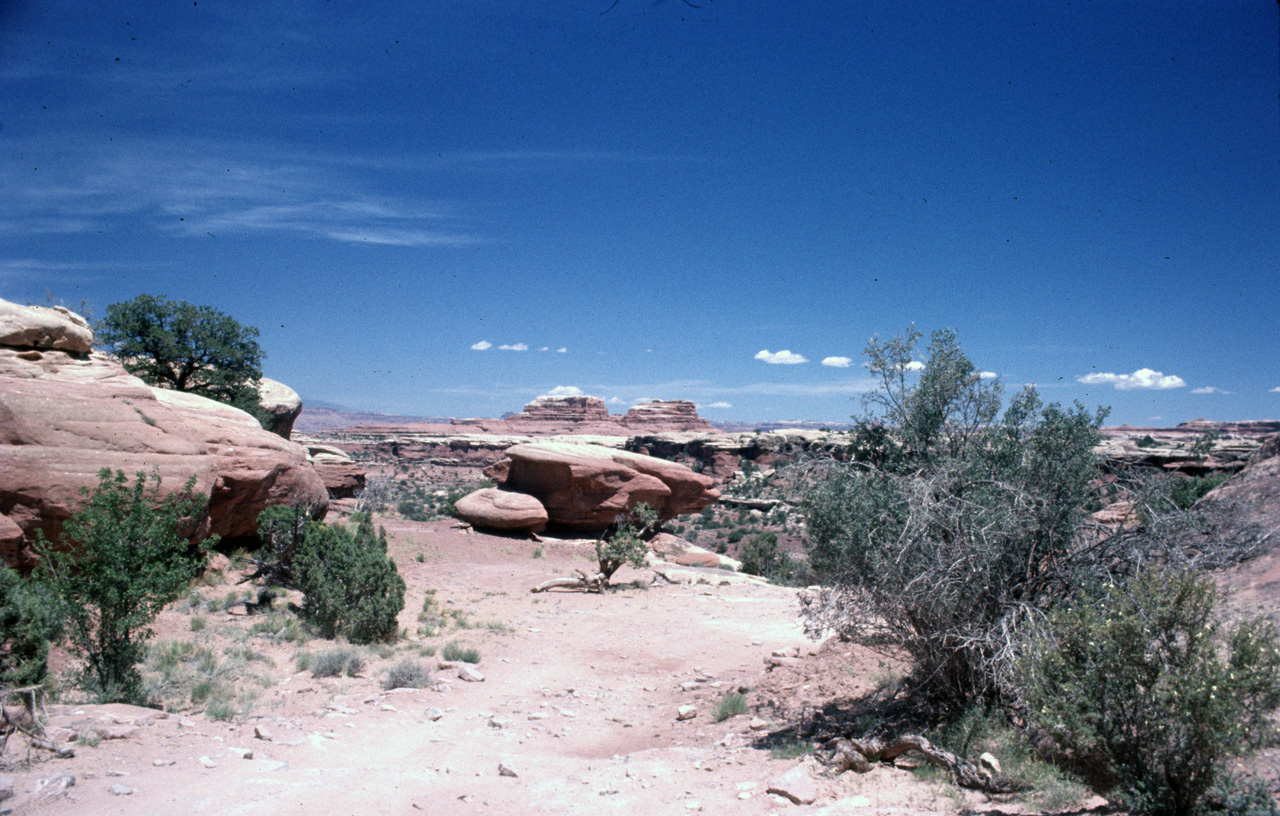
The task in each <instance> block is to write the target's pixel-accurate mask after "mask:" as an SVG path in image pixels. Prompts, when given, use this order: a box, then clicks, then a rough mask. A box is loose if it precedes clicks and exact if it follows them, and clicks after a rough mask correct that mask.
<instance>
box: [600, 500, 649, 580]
mask: <svg viewBox="0 0 1280 816" xmlns="http://www.w3.org/2000/svg"><path fill="white" fill-rule="evenodd" d="M657 520H658V513H657V511H655V510H653V509H652V508H650V507H649V505H647V504H645V503H644V502H641V503H640V504H637V505H636V506H635V507H633V508H631V512H630V513H628V514H627V515H625V516H619V517H618V518H617V519H615V520H614V523H613V527H612V528H611V529H610V530H609V532H607V533H606V534H605V535H604V537H603V538H602V539H601V540H599V541H597V542H596V560H597V562H598V563H599V565H600V573H601V574H602V575H604V577H605V582H606V583H608V580H609V579H610V578H612V577H613V574H614V573H615V572H617V571H618V570H619V569H621V567H622V565H623V564H630V565H631V566H632V567H634V568H636V569H639V568H640V567H643V566H644V559H645V556H646V555H648V554H649V546H648V545H647V544H646V543H645V536H647V535H649V534H651V533H652V532H653V529H654V525H655V524H656V523H657ZM637 524H638V525H639V527H637V526H636V525H637Z"/></svg>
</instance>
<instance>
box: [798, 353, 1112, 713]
mask: <svg viewBox="0 0 1280 816" xmlns="http://www.w3.org/2000/svg"><path fill="white" fill-rule="evenodd" d="M919 336H920V335H919V333H918V332H916V331H915V330H914V328H913V329H911V330H909V331H908V332H907V333H906V334H905V335H903V336H901V337H898V338H895V339H892V340H890V341H887V342H881V341H879V340H877V339H873V340H872V341H871V342H870V343H868V345H867V358H868V368H869V370H870V371H871V373H872V374H873V376H876V377H877V378H878V379H879V380H880V386H881V387H880V390H879V391H877V392H875V393H873V394H871V395H869V398H868V403H867V404H868V406H869V407H871V408H872V409H874V410H875V411H877V412H878V413H876V414H875V415H872V416H869V417H868V418H865V419H863V420H861V421H860V422H859V423H858V424H857V425H856V426H855V429H854V431H853V437H854V441H855V461H854V462H852V463H849V464H840V463H834V462H832V463H827V469H826V470H825V471H813V473H814V475H815V478H814V480H813V483H812V485H811V487H810V488H809V489H808V491H807V493H806V495H805V497H804V510H805V519H806V525H807V530H808V542H807V544H808V550H809V557H810V566H811V568H812V569H813V570H814V571H815V572H816V573H817V575H818V577H819V578H820V580H823V581H824V582H829V584H830V589H826V590H823V591H821V592H819V593H815V594H814V595H812V596H807V605H806V608H805V612H806V619H807V620H806V625H807V627H808V629H809V630H810V632H811V633H814V634H817V633H820V632H822V631H825V630H831V629H834V630H836V631H839V632H841V633H843V634H846V635H848V636H851V637H855V638H861V639H864V640H866V639H872V640H877V639H883V638H884V637H885V636H886V635H888V636H890V637H892V638H894V639H896V640H898V641H899V642H901V644H902V645H903V647H904V648H905V649H906V650H907V652H908V653H909V654H910V655H911V656H912V658H914V672H913V683H914V684H915V690H916V691H918V692H920V693H922V694H924V695H926V696H928V697H930V698H933V699H934V700H935V701H936V702H937V703H938V704H939V705H942V706H943V707H955V708H958V709H963V708H965V707H966V706H968V705H969V704H970V703H971V702H972V701H974V700H975V699H979V698H992V697H994V696H997V695H998V692H999V687H1000V682H1001V680H1002V678H1007V667H1008V665H1009V657H1010V656H1011V653H1012V650H1011V648H1010V646H1011V642H1010V636H1009V633H1010V632H1012V631H1014V630H1016V629H1017V628H1018V627H1019V625H1020V622H1021V621H1022V620H1023V619H1024V618H1025V617H1026V616H1027V615H1028V613H1033V612H1034V611H1035V610H1039V609H1045V608H1049V607H1052V606H1053V605H1054V604H1055V603H1057V602H1058V601H1060V600H1061V599H1063V598H1064V597H1066V595H1067V594H1069V593H1070V592H1071V591H1073V587H1074V586H1076V585H1077V584H1078V582H1080V581H1087V580H1093V579H1091V578H1090V576H1095V574H1096V573H1099V572H1100V571H1101V570H1100V568H1099V564H1100V563H1107V562H1109V561H1110V560H1112V559H1110V558H1109V554H1108V553H1106V552H1105V548H1101V547H1099V548H1084V549H1081V548H1080V547H1078V546H1077V545H1078V539H1077V533H1078V532H1079V530H1080V528H1081V524H1082V522H1083V520H1084V519H1085V516H1086V512H1087V508H1086V503H1087V500H1088V499H1089V497H1090V495H1091V493H1090V487H1089V480H1090V479H1091V478H1093V477H1094V476H1095V475H1096V474H1097V472H1098V466H1097V462H1096V460H1095V458H1094V454H1093V451H1092V448H1093V446H1094V445H1095V444H1096V442H1097V441H1098V438H1099V435H1098V428H1099V427H1100V426H1101V423H1102V420H1103V418H1104V417H1105V416H1106V411H1104V410H1099V411H1097V412H1096V413H1094V414H1089V413H1088V412H1086V411H1085V409H1084V407H1083V406H1081V405H1079V404H1077V405H1076V406H1075V407H1074V408H1071V409H1063V408H1061V407H1060V406H1058V405H1048V406H1044V405H1042V404H1041V401H1040V399H1039V396H1038V395H1037V394H1036V392H1035V391H1034V389H1030V388H1028V389H1026V390H1024V391H1023V392H1021V393H1020V394H1018V395H1017V396H1015V397H1014V398H1013V399H1012V400H1011V401H1010V403H1009V405H1008V407H1007V408H1006V410H1005V412H1004V415H1003V417H1002V418H1001V417H999V409H1000V406H1001V395H1002V390H1001V388H1000V386H999V383H998V380H995V379H986V378H983V377H982V374H981V373H980V372H979V371H978V369H977V368H976V367H975V366H974V365H973V364H972V363H971V362H970V361H969V360H968V358H967V357H965V356H964V354H963V352H961V351H960V349H959V347H958V346H957V344H956V339H955V334H954V332H951V331H949V330H947V331H939V332H934V334H933V337H932V340H931V342H930V344H929V348H928V352H927V354H926V355H925V360H924V361H923V363H920V362H918V361H916V360H915V359H914V358H915V352H916V340H917V339H918V338H919ZM915 370H918V371H919V373H918V374H915V373H913V371H915Z"/></svg>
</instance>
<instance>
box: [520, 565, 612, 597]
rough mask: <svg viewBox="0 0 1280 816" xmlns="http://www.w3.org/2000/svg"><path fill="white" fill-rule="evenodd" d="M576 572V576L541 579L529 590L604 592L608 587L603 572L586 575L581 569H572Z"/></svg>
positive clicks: (607, 578) (607, 579)
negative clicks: (540, 581)
mask: <svg viewBox="0 0 1280 816" xmlns="http://www.w3.org/2000/svg"><path fill="white" fill-rule="evenodd" d="M574 572H576V573H578V577H577V578H552V579H551V580H550V581H543V582H542V583H540V584H538V585H537V586H536V587H534V588H533V589H531V590H529V591H530V592H546V591H547V590H548V589H581V590H585V591H587V592H604V591H605V590H606V589H608V588H609V577H608V576H607V575H605V574H604V573H603V572H597V573H596V574H595V575H587V574H586V573H585V572H583V571H582V570H574Z"/></svg>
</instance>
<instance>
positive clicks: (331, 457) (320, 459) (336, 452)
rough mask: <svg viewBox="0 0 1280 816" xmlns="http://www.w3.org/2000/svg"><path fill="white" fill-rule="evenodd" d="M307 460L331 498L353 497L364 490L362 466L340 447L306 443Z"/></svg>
mask: <svg viewBox="0 0 1280 816" xmlns="http://www.w3.org/2000/svg"><path fill="white" fill-rule="evenodd" d="M306 449H307V461H308V462H310V463H311V466H312V467H313V468H315V470H316V473H318V474H320V479H321V480H322V481H323V482H324V487H325V490H327V491H329V498H331V499H350V498H354V497H355V496H356V495H358V494H359V493H360V492H361V491H363V490H364V484H365V472H364V468H362V467H360V465H358V464H356V462H355V460H354V459H352V458H351V457H350V456H348V455H347V454H346V453H345V452H344V451H343V450H341V449H340V448H335V447H333V446H332V445H312V444H308V445H307V446H306Z"/></svg>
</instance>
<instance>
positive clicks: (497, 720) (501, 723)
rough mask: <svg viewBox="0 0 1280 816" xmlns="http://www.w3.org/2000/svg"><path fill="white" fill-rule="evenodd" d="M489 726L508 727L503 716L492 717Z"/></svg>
mask: <svg viewBox="0 0 1280 816" xmlns="http://www.w3.org/2000/svg"><path fill="white" fill-rule="evenodd" d="M489 727H490V728H506V727H507V721H506V720H504V719H502V718H501V717H490V718H489Z"/></svg>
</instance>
